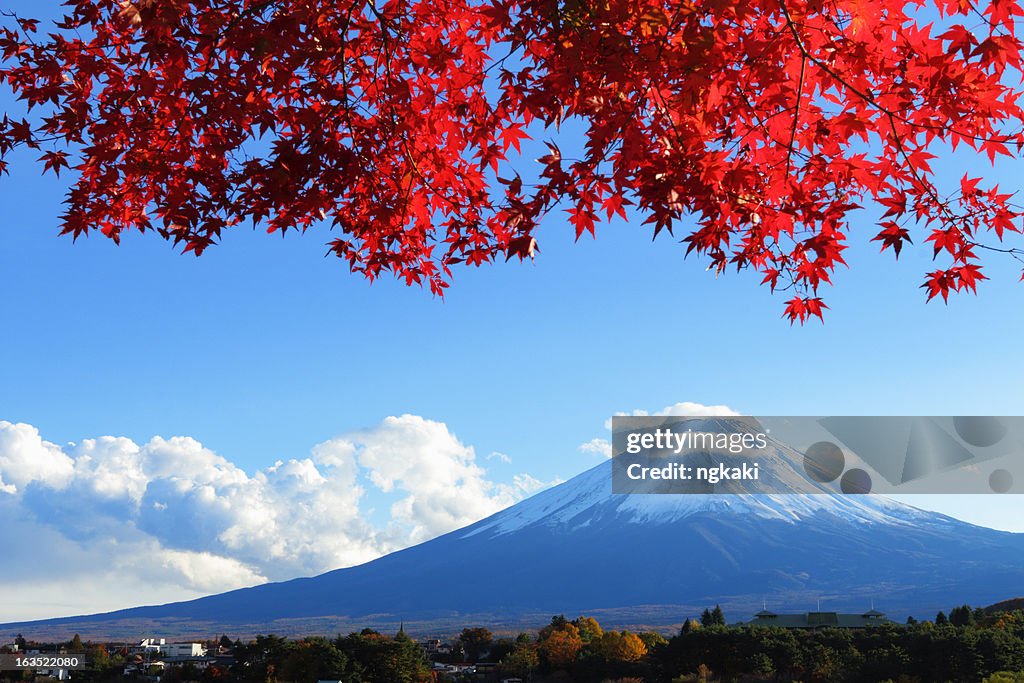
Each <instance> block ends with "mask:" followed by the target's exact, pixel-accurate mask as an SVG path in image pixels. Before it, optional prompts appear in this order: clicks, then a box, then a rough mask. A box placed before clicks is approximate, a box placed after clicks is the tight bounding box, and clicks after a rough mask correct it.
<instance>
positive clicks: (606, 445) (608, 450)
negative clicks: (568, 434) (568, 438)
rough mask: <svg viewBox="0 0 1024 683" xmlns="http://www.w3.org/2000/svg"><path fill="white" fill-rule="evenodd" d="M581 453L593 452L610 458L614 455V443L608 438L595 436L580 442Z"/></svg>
mask: <svg viewBox="0 0 1024 683" xmlns="http://www.w3.org/2000/svg"><path fill="white" fill-rule="evenodd" d="M580 453H593V454H595V455H603V456H604V457H606V458H610V457H612V444H611V442H610V441H609V440H608V439H600V438H594V439H591V440H590V441H587V442H586V443H581V444H580Z"/></svg>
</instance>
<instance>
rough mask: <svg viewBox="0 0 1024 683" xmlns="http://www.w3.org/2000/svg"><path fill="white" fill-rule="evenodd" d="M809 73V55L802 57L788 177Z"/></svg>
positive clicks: (791, 135) (789, 151)
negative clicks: (805, 81) (806, 75)
mask: <svg viewBox="0 0 1024 683" xmlns="http://www.w3.org/2000/svg"><path fill="white" fill-rule="evenodd" d="M806 72H807V55H806V53H805V54H803V55H801V57H800V81H799V85H798V86H797V90H796V111H794V112H793V130H792V132H791V133H790V136H789V150H788V151H787V152H786V177H789V169H790V163H791V162H792V160H793V149H794V146H795V145H796V131H797V127H798V125H799V123H800V103H801V102H802V101H803V97H804V76H805V74H806Z"/></svg>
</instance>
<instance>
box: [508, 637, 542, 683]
mask: <svg viewBox="0 0 1024 683" xmlns="http://www.w3.org/2000/svg"><path fill="white" fill-rule="evenodd" d="M538 666H540V657H538V655H537V646H536V645H534V644H533V643H517V644H516V646H515V648H514V649H513V650H512V652H510V653H509V654H507V655H505V657H504V658H503V659H502V660H501V662H500V664H499V667H498V668H499V669H500V670H501V671H502V672H503V673H505V674H508V675H510V676H514V677H516V678H522V679H523V680H527V679H529V678H530V677H531V676H532V675H533V672H534V671H536V670H537V667H538Z"/></svg>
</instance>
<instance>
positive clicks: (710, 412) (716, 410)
mask: <svg viewBox="0 0 1024 683" xmlns="http://www.w3.org/2000/svg"><path fill="white" fill-rule="evenodd" d="M739 414H740V413H737V412H736V411H735V410H733V409H732V408H730V407H729V406H724V405H717V406H709V405H704V404H703V403H693V402H691V401H681V402H679V403H673V404H672V405H670V406H665V407H664V408H662V409H661V410H659V411H657V412H654V413H649V412H647V411H646V410H642V409H639V408H638V409H635V410H633V411H632V412H629V413H615V415H633V416H636V417H643V416H645V415H683V416H686V415H693V416H695V417H700V416H703V415H707V416H726V415H739ZM604 428H605V429H611V428H612V421H611V418H608V419H607V420H605V422H604Z"/></svg>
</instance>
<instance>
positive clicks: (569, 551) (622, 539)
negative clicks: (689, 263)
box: [3, 424, 1024, 631]
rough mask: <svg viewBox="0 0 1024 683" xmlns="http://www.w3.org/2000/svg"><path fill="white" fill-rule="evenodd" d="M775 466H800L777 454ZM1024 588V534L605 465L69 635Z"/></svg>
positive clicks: (648, 612) (879, 502) (629, 616)
mask: <svg viewBox="0 0 1024 683" xmlns="http://www.w3.org/2000/svg"><path fill="white" fill-rule="evenodd" d="M716 428H722V425H721V424H718V425H716ZM735 428H737V429H740V428H743V427H742V426H740V425H736V426H735ZM772 457H778V458H782V459H783V460H786V461H791V460H792V458H793V457H794V454H793V453H790V452H787V451H786V449H785V448H784V447H779V448H777V449H776V452H775V453H773V454H772ZM1022 587H1024V534H1011V533H1005V532H1000V531H994V530H992V529H987V528H983V527H978V526H974V525H971V524H967V523H964V522H960V521H957V520H954V519H951V518H949V517H946V516H943V515H939V514H935V513H931V512H925V511H922V510H919V509H916V508H913V507H910V506H907V505H904V504H901V503H896V502H894V501H891V500H887V499H884V498H881V497H877V496H838V495H614V494H613V493H612V487H611V463H610V462H607V461H606V462H604V463H602V464H600V465H598V466H597V467H594V468H593V469H591V470H589V471H587V472H584V473H583V474H581V475H579V476H577V477H575V478H573V479H571V480H570V481H567V482H565V483H564V484H561V485H559V486H556V487H553V488H551V489H548V490H546V491H543V492H541V493H539V494H537V495H535V496H533V497H532V498H529V499H528V500H525V501H522V502H521V503H519V504H517V505H514V506H512V507H510V508H508V509H506V510H504V511H502V512H499V513H497V514H495V515H492V516H491V517H488V518H486V519H483V520H481V521H479V522H477V523H475V524H472V525H470V526H468V527H465V528H463V529H460V530H457V531H454V532H451V533H449V534H446V535H444V536H441V537H439V538H436V539H433V540H431V541H428V542H425V543H422V544H420V545H417V546H414V547H411V548H407V549H405V550H402V551H399V552H395V553H392V554H390V555H387V556H385V557H381V558H379V559H377V560H374V561H372V562H368V563H366V564H363V565H360V566H357V567H350V568H346V569H339V570H336V571H332V572H328V573H326V574H322V575H320V576H316V577H313V578H303V579H295V580H292V581H286V582H282V583H276V584H266V585H262V586H257V587H254V588H247V589H243V590H237V591H232V592H229V593H224V594H220V595H214V596H210V597H206V598H202V599H198V600H192V601H189V602H181V603H174V604H170V605H163V606H158V607H140V608H136V609H130V610H123V611H120V612H114V613H110V614H106V615H94V616H91V617H76V618H73V621H75V622H78V623H85V622H89V621H103V622H104V623H108V624H116V623H117V622H118V621H120V620H133V621H135V622H138V621H140V620H144V621H145V623H147V624H153V623H158V624H159V623H162V622H166V623H170V622H177V623H181V622H182V620H184V621H185V622H188V621H192V622H204V623H206V624H218V625H230V624H249V625H253V624H271V623H272V622H274V621H275V620H304V619H321V620H322V619H325V618H326V619H331V618H337V619H345V620H347V621H346V623H360V622H365V623H381V622H382V621H389V620H390V621H397V619H398V618H404V619H405V620H407V621H410V620H412V621H419V622H421V623H426V622H431V621H432V620H436V619H442V618H444V619H449V620H454V621H458V620H459V619H461V618H466V619H472V620H473V621H475V622H476V623H480V622H484V621H486V620H487V619H488V618H493V619H495V620H498V621H501V622H502V623H511V622H515V621H516V620H517V619H518V618H520V617H522V618H523V619H527V618H529V619H536V618H537V616H538V615H550V614H557V613H562V612H564V613H566V614H578V613H595V614H605V615H610V616H607V617H606V620H609V621H610V622H612V623H613V622H614V621H616V620H618V621H620V622H622V623H634V624H636V623H647V624H653V625H657V624H671V623H679V622H680V621H681V620H682V619H683V618H685V617H687V616H689V615H692V614H695V613H696V611H698V610H700V609H703V607H705V606H709V605H714V604H716V603H720V604H722V606H723V608H725V609H726V612H727V614H729V615H730V618H731V619H743V618H747V617H748V615H750V614H752V613H753V612H754V611H756V610H757V609H760V606H761V605H762V601H767V602H768V604H769V606H770V607H773V608H774V609H777V610H779V611H785V610H793V611H799V610H804V611H806V610H808V609H813V608H814V606H815V604H816V601H818V600H821V601H822V604H823V606H825V605H827V606H828V608H829V609H832V610H844V609H854V610H855V609H861V608H866V607H867V606H868V605H869V604H870V602H871V601H874V603H875V604H876V605H877V606H879V607H880V608H882V609H884V610H885V611H886V612H888V613H889V614H890V615H893V616H905V615H907V614H914V615H916V616H932V615H934V614H935V612H936V611H937V610H939V609H948V608H949V607H950V606H953V605H957V604H962V603H965V602H966V603H972V604H976V605H982V604H990V603H993V602H996V601H998V600H1003V599H1006V598H1009V597H1013V596H1016V595H1019V594H1020V593H1021V589H1022ZM615 615H618V616H615ZM50 623H55V622H52V621H51V622H50ZM277 623H279V624H280V623H283V622H277ZM3 630H4V631H7V630H10V629H8V628H6V627H5V628H4V629H3Z"/></svg>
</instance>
